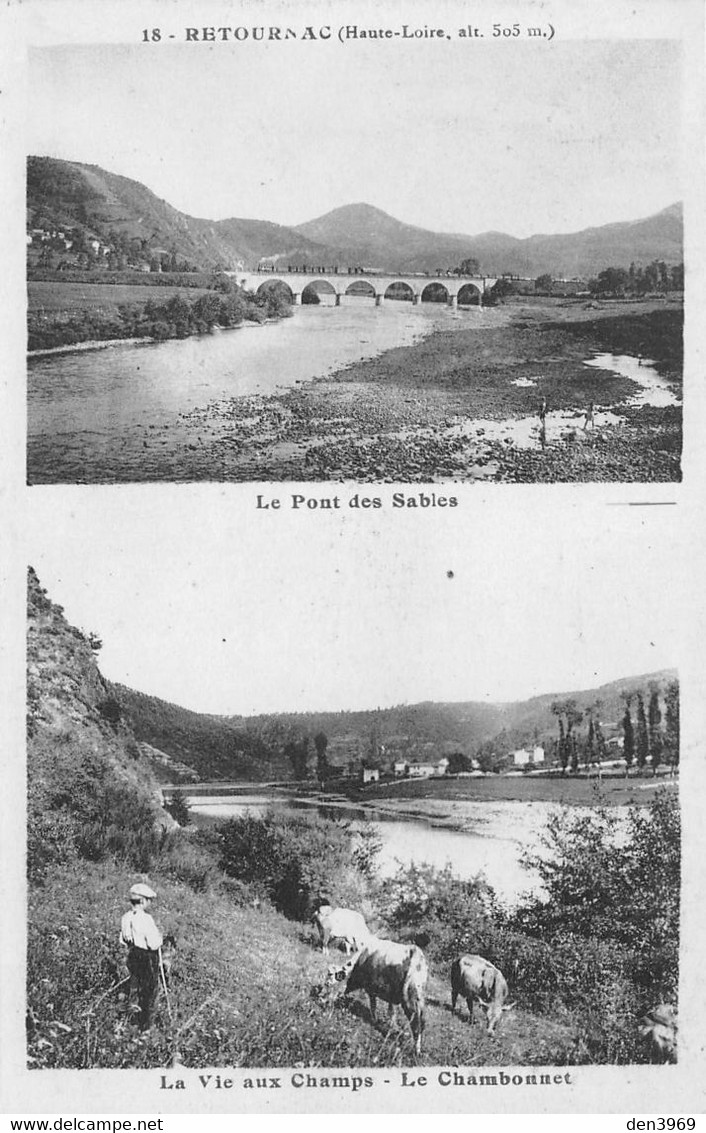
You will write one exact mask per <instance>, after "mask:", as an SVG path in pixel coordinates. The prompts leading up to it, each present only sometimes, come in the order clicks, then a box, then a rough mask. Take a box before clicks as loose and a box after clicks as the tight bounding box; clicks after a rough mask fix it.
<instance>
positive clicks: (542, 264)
mask: <svg viewBox="0 0 706 1133" xmlns="http://www.w3.org/2000/svg"><path fill="white" fill-rule="evenodd" d="M471 211H472V210H471ZM27 218H28V228H29V229H30V230H31V229H39V230H41V231H52V230H55V229H58V228H63V229H66V228H71V227H73V226H75V225H82V226H84V227H85V228H86V230H87V231H88V232H89V233H92V234H93V235H94V236H96V237H98V238H99V239H100V240H103V241H105V242H110V239H111V236H110V234H111V233H113V234H115V233H119V234H124V235H126V236H127V237H128V238H129V239H137V240H139V241H141V242H142V243H143V246H144V247H145V248H147V249H148V250H149V249H155V250H156V249H164V250H167V251H169V252H171V251H174V252H176V254H177V256H178V257H179V258H180V259H186V260H188V261H189V262H191V263H193V264H194V265H195V266H196V267H198V268H199V269H201V270H209V269H212V268H215V267H221V268H225V269H230V270H237V269H238V268H243V269H245V268H254V267H255V266H256V265H257V263H258V262H259V261H260V260H262V259H266V260H268V261H270V262H272V263H274V264H278V263H279V264H280V265H285V266H286V265H288V264H297V265H301V264H309V265H318V264H321V265H333V264H337V265H339V266H343V267H346V266H351V267H366V268H369V269H372V268H379V269H384V270H387V271H395V272H412V271H419V272H435V271H436V270H437V269H442V270H448V269H450V268H453V267H456V266H457V265H458V264H460V263H461V261H462V260H464V259H467V258H470V257H474V258H476V259H477V260H478V261H479V263H480V267H481V270H482V271H483V273H484V274H487V275H500V274H502V273H512V274H515V275H519V276H527V277H531V278H534V277H536V276H538V275H541V274H544V273H546V272H548V273H550V274H552V275H553V276H554V277H555V278H584V279H585V278H588V277H589V276H593V275H595V274H596V273H597V272H599V271H602V270H603V269H604V268H607V267H611V266H614V267H627V266H628V265H629V264H630V263H631V262H635V263H636V264H646V263H649V262H651V261H652V260H663V261H664V262H665V263H667V264H677V263H680V262H681V261H682V260H683V215H682V206H681V204H680V203H675V204H672V205H670V206H668V207H667V208H665V209H662V210H661V211H660V212H658V213H655V214H654V215H653V216H649V217H646V218H644V219H640V220H631V221H624V222H619V223H615V224H608V225H603V226H600V227H597V228H587V229H584V230H583V231H580V232H573V233H564V234H546V235H535V236H530V237H527V238H524V239H519V238H517V237H514V236H510V235H507V234H506V233H502V232H484V233H481V234H478V235H475V236H471V235H464V234H449V233H439V232H433V231H429V230H427V229H424V228H419V227H416V226H414V225H411V224H405V223H403V222H402V221H400V220H396V219H395V218H394V217H392V216H390V215H389V214H388V213H386V212H383V211H382V210H381V209H378V208H375V207H373V206H372V205H370V204H365V203H357V204H347V205H343V206H342V207H341V208H336V209H334V210H333V211H332V212H329V213H327V214H326V215H325V216H321V217H317V218H316V219H314V220H310V221H307V222H305V223H304V224H299V225H296V226H293V227H286V226H284V225H279V224H274V223H272V222H270V221H266V220H254V219H244V218H238V217H232V218H229V219H225V220H217V221H213V220H204V219H199V218H197V217H192V216H187V215H186V214H185V213H182V212H179V210H177V209H175V208H173V207H172V206H171V205H170V204H168V202H167V201H165V200H162V199H160V198H158V197H157V196H156V195H155V194H154V193H152V192H151V191H150V190H149V189H148V188H146V186H144V185H142V184H140V183H139V182H138V181H132V180H130V179H129V178H127V177H122V176H120V175H118V174H116V173H110V172H108V171H106V170H104V169H101V168H100V167H99V166H97V165H87V164H83V163H80V162H72V161H63V160H58V159H55V158H49V157H30V158H28V165H27Z"/></svg>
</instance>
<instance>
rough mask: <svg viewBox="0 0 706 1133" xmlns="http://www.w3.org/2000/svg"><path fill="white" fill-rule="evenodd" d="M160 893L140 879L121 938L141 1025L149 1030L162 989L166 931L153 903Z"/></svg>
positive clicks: (134, 886)
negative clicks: (161, 953) (161, 960)
mask: <svg viewBox="0 0 706 1133" xmlns="http://www.w3.org/2000/svg"><path fill="white" fill-rule="evenodd" d="M156 896H157V894H156V893H155V891H154V889H150V887H149V885H144V884H143V883H142V882H139V883H138V884H137V885H133V887H132V889H131V890H130V905H131V908H130V911H129V912H127V913H125V915H124V916H123V918H122V920H121V922H120V940H121V943H122V944H124V945H125V946H126V947H127V950H128V954H127V966H128V971H129V972H130V989H131V990H132V989H135V990H136V991H137V1002H138V1003H139V1005H140V1028H141V1029H142V1030H143V1031H146V1030H147V1029H148V1028H149V1027H150V1026H151V1024H152V1012H153V1010H154V1005H155V1000H156V998H157V992H158V991H159V950H160V948H161V947H162V934H161V932H160V931H159V929H158V928H157V926H156V924H155V923H154V921H153V919H152V917H151V916H150V912H149V910H150V906H151V904H152V901H153V900H154V898H155V897H156Z"/></svg>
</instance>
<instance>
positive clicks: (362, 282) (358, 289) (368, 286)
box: [345, 277, 377, 299]
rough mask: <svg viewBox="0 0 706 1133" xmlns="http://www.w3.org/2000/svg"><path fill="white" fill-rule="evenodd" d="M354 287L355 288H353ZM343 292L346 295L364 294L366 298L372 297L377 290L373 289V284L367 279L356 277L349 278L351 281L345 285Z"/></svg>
mask: <svg viewBox="0 0 706 1133" xmlns="http://www.w3.org/2000/svg"><path fill="white" fill-rule="evenodd" d="M354 288H355V290H354ZM345 294H346V295H366V296H368V298H370V299H374V298H375V296H376V294H377V292H376V290H375V284H374V283H371V282H370V280H369V279H364V278H362V277H358V278H357V279H352V280H351V282H350V283H349V284H348V286H347V287H346V290H345Z"/></svg>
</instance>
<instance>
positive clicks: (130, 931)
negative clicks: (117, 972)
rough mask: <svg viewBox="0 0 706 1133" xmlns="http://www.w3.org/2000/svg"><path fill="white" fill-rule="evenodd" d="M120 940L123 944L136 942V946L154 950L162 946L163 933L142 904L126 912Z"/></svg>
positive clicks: (121, 923)
mask: <svg viewBox="0 0 706 1133" xmlns="http://www.w3.org/2000/svg"><path fill="white" fill-rule="evenodd" d="M120 940H121V941H122V943H123V944H127V945H130V944H134V945H135V947H136V948H149V949H151V950H152V951H156V950H157V949H158V948H161V947H162V934H161V932H160V931H159V929H158V928H157V926H156V924H155V923H154V921H153V920H152V917H151V916H150V914H149V913H147V912H145V910H144V908H143V907H142V905H135V907H134V908H133V909H130V912H129V913H125V916H124V917H123V918H122V920H121V922H120Z"/></svg>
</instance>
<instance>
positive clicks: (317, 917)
mask: <svg viewBox="0 0 706 1133" xmlns="http://www.w3.org/2000/svg"><path fill="white" fill-rule="evenodd" d="M312 919H313V921H314V924H315V925H316V927H317V928H318V930H319V939H320V941H321V950H322V952H323V953H324V954H325V955H328V946H329V941H330V940H342V941H343V945H344V947H345V949H346V956H350V954H351V952H359V951H360V949H361V948H362V947H363V946H364V944H365V943H366V941H367V940H368V939H369V937H370V933H369V931H368V927H367V925H366V923H365V920H364V919H363V917H362V916H361V914H360V913H355V912H353V910H352V909H333V908H331V906H330V905H319V907H318V909H317V910H316V912H315V913H314V916H313V918H312Z"/></svg>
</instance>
